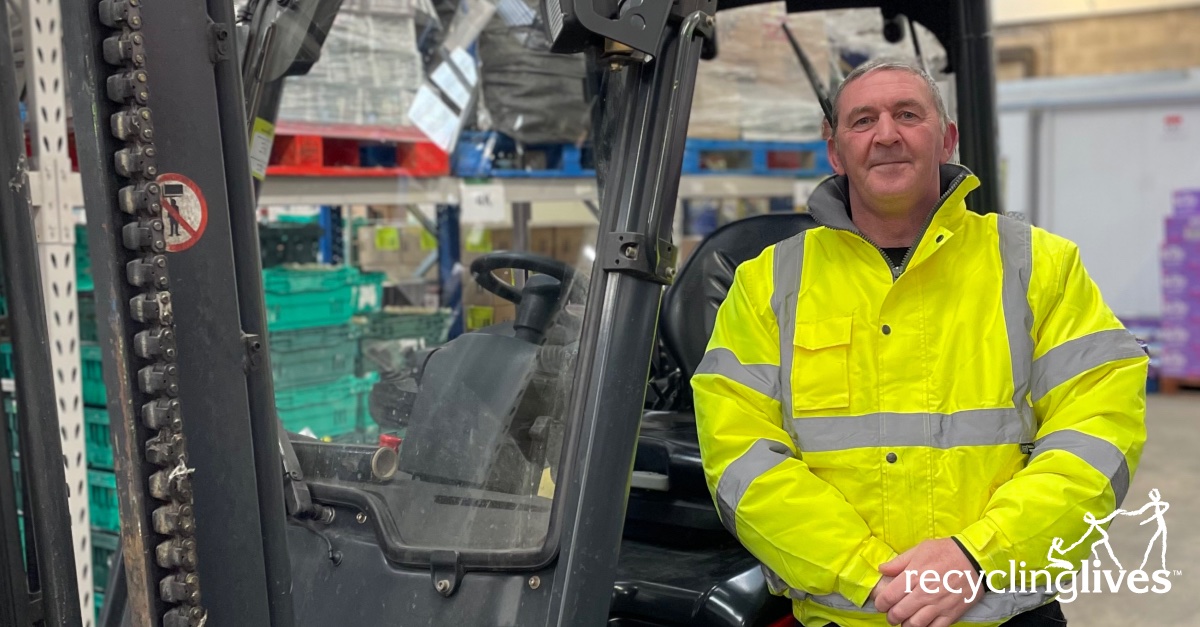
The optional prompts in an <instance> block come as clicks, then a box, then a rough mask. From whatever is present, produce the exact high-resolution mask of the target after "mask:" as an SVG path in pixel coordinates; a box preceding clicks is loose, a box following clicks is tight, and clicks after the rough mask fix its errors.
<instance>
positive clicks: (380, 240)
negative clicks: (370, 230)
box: [375, 226, 400, 250]
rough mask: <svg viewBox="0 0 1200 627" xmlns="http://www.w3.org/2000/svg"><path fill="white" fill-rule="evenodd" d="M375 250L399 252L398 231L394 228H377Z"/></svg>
mask: <svg viewBox="0 0 1200 627" xmlns="http://www.w3.org/2000/svg"><path fill="white" fill-rule="evenodd" d="M375 250H400V230H399V229H397V228H396V227H394V226H381V227H377V228H376V229H375Z"/></svg>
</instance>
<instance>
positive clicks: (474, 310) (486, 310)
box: [467, 305, 496, 331]
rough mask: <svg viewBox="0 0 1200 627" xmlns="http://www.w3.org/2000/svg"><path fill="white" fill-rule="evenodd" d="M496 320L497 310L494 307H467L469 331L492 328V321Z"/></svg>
mask: <svg viewBox="0 0 1200 627" xmlns="http://www.w3.org/2000/svg"><path fill="white" fill-rule="evenodd" d="M495 319H496V309H495V308H494V307H482V306H479V305H471V306H469V307H467V330H468V331H474V330H476V329H482V328H484V327H490V326H492V321H493V320H495Z"/></svg>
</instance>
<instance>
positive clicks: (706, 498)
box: [625, 213, 817, 543]
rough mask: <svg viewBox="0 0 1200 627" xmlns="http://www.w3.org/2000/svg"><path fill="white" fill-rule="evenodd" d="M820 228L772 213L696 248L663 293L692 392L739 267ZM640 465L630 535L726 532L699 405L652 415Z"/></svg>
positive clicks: (668, 339) (802, 217) (807, 219)
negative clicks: (706, 465) (705, 461)
mask: <svg viewBox="0 0 1200 627" xmlns="http://www.w3.org/2000/svg"><path fill="white" fill-rule="evenodd" d="M815 226H817V223H816V221H815V220H813V218H812V216H810V215H808V214H806V213H770V214H766V215H761V216H755V217H750V218H746V219H743V220H738V221H736V222H733V223H731V224H728V225H726V226H723V227H721V228H719V229H717V230H716V231H714V232H713V233H712V234H711V235H709V236H708V237H706V238H705V239H704V241H703V242H701V243H700V245H699V246H697V247H696V250H695V251H694V252H693V253H692V255H691V257H690V258H688V260H687V262H686V263H684V265H683V269H682V270H680V272H679V275H678V277H677V278H676V280H675V283H674V284H673V285H671V287H669V288H667V291H666V294H664V295H663V308H662V318H661V320H660V322H659V332H660V334H661V336H662V339H663V344H664V346H665V348H666V350H667V352H668V353H669V354H670V355H671V358H672V359H673V360H674V361H675V363H677V364H678V365H679V369H680V371H681V372H680V374H681V375H682V382H681V385H682V386H684V388H685V389H690V388H689V384H688V381H689V380H690V379H691V377H692V374H693V373H694V372H695V371H696V368H697V367H698V366H699V365H700V360H701V359H703V358H704V352H705V348H706V347H707V345H708V338H709V336H710V335H712V331H713V326H714V325H715V324H716V319H717V310H718V309H719V308H720V306H721V303H722V302H724V301H725V296H726V295H727V294H728V293H729V288H730V287H731V286H732V285H733V278H734V272H735V270H737V266H738V265H739V264H741V263H743V262H745V261H749V260H750V259H753V258H755V257H757V256H758V255H759V253H761V252H762V251H763V250H764V249H765V248H767V247H768V246H770V245H772V244H775V243H777V242H780V241H783V240H784V239H787V238H789V237H791V236H793V235H795V234H797V233H800V232H801V231H804V230H806V229H810V228H813V227H815ZM633 468H634V476H633V488H634V489H633V490H631V492H630V497H629V507H628V510H627V512H628V513H627V516H626V524H625V529H626V537H631V538H639V539H644V540H653V541H664V540H667V541H672V542H684V543H691V542H693V541H706V540H711V539H712V538H713V537H719V536H721V535H724V534H725V533H726V532H725V531H724V527H722V526H721V523H720V520H719V519H718V518H717V513H716V509H715V508H714V507H713V503H712V497H711V495H710V494H709V492H708V487H707V485H706V484H705V481H704V470H703V468H702V466H701V464H700V444H699V441H698V439H697V435H696V414H695V412H694V410H692V409H687V410H682V411H648V412H646V413H645V415H644V416H643V417H642V428H641V433H640V435H639V437H638V448H637V455H636V457H635V459H634V466H633Z"/></svg>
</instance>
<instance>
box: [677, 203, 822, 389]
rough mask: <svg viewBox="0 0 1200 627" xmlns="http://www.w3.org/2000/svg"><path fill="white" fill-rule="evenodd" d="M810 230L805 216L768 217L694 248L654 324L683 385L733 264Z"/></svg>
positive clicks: (726, 229) (732, 227) (737, 225)
mask: <svg viewBox="0 0 1200 627" xmlns="http://www.w3.org/2000/svg"><path fill="white" fill-rule="evenodd" d="M815 226H817V223H816V221H815V220H813V218H812V216H810V215H808V214H807V213H768V214H765V215H760V216H754V217H750V218H745V219H743V220H738V221H736V222H732V223H730V224H727V225H725V226H723V227H721V228H719V229H717V230H716V231H713V232H712V234H711V235H709V236H708V237H706V238H704V241H703V242H701V243H700V245H699V246H697V247H696V250H695V251H693V252H692V255H691V257H689V258H688V260H687V262H685V263H684V265H683V269H682V270H680V272H679V275H678V276H677V277H676V279H675V283H674V284H673V285H671V287H670V288H668V289H667V292H666V294H664V295H663V313H662V320H661V322H660V323H659V324H660V328H661V331H662V338H663V344H664V345H665V346H666V348H667V350H668V351H670V353H671V357H672V358H673V359H674V360H675V362H676V363H677V364H679V368H680V370H682V371H683V372H682V374H683V379H684V381H687V380H689V379H691V377H692V373H693V372H695V371H696V367H697V366H699V365H700V360H701V359H703V358H704V349H705V347H706V346H707V345H708V338H709V336H710V335H712V331H713V325H714V324H716V321H717V309H718V308H720V307H721V303H723V302H725V296H726V295H727V294H728V293H729V288H730V287H731V286H732V285H733V276H734V271H735V270H737V267H738V265H739V264H741V263H743V262H745V261H749V260H751V259H753V258H755V257H757V256H758V255H759V253H761V252H762V251H763V250H764V249H766V247H768V246H770V245H772V244H775V243H777V242H781V241H783V240H785V239H787V238H789V237H791V236H793V235H795V234H797V233H799V232H801V231H803V230H805V229H810V228H813V227H815Z"/></svg>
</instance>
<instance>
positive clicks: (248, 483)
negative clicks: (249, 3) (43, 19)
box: [64, 0, 291, 627]
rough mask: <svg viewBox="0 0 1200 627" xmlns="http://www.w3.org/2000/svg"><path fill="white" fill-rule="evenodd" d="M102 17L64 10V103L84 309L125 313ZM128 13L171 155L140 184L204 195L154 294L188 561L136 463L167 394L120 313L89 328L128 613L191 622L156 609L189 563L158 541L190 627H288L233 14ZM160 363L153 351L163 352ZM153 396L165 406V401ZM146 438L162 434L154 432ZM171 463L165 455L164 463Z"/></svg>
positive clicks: (115, 142)
mask: <svg viewBox="0 0 1200 627" xmlns="http://www.w3.org/2000/svg"><path fill="white" fill-rule="evenodd" d="M102 6H103V3H98V2H94V1H89V2H78V3H71V4H69V5H65V6H64V12H65V14H66V15H65V17H66V18H67V19H66V22H65V24H64V26H65V27H66V28H65V32H66V36H65V40H66V44H67V48H68V51H69V54H68V55H67V57H66V60H67V65H68V68H69V70H70V72H71V75H72V84H73V85H76V86H78V88H77V89H73V90H72V93H71V97H72V102H73V104H74V110H75V111H76V112H79V115H78V117H77V119H78V124H77V125H76V129H77V132H78V146H79V154H80V160H81V162H82V163H84V164H85V165H86V166H87V170H86V171H85V172H84V176H83V183H84V192H85V196H86V199H87V210H88V217H89V229H88V231H89V240H90V242H91V243H92V247H91V249H92V250H91V252H92V258H93V269H94V274H95V278H96V285H97V301H98V302H107V303H118V304H120V305H124V304H125V303H129V302H130V301H131V299H132V298H133V297H135V296H137V297H144V296H145V294H143V293H142V292H141V291H139V290H140V289H141V286H135V285H134V284H133V283H130V282H129V281H127V280H126V265H125V264H126V262H127V261H129V260H130V258H131V256H132V255H133V253H131V252H130V250H129V249H126V248H125V243H124V242H123V238H122V237H121V236H120V235H118V234H121V233H123V230H124V227H125V226H126V223H127V220H128V216H127V215H126V214H125V213H123V212H122V210H121V209H120V208H119V207H118V202H117V200H118V190H119V188H120V187H121V186H122V185H124V184H125V182H124V181H125V180H127V179H129V178H130V177H128V176H124V177H122V176H119V175H118V174H117V170H116V166H115V164H114V159H113V155H114V154H116V153H117V151H118V150H121V149H123V148H124V142H123V140H119V139H117V138H116V137H114V136H113V135H112V134H111V133H110V132H109V128H108V127H109V119H110V115H111V114H112V113H114V112H117V111H121V109H120V108H119V106H120V105H118V103H116V102H113V101H112V100H110V99H109V97H108V93H107V81H108V78H109V76H110V75H111V74H113V73H114V72H115V71H119V69H118V70H114V68H113V66H110V65H107V64H105V62H104V61H103V59H105V55H104V53H103V50H104V38H106V37H108V36H109V35H111V34H112V32H113V29H112V28H111V27H108V26H105V25H104V23H102V22H101V18H100V11H98V9H99V8H101V7H102ZM138 9H139V10H140V12H141V13H140V16H139V22H138V24H137V27H138V29H139V31H138V32H139V35H140V39H141V41H139V42H138V45H142V41H144V50H145V56H144V64H145V72H146V74H147V75H148V77H149V79H148V83H147V89H146V91H147V92H148V96H147V100H146V106H147V108H149V109H150V110H152V111H153V136H154V140H155V143H156V144H158V145H159V146H164V147H165V146H171V147H174V148H172V149H170V150H166V149H164V150H161V151H159V152H157V154H155V155H154V159H155V163H154V164H153V166H154V167H155V171H154V172H150V174H153V175H155V176H157V174H158V173H160V172H176V173H181V174H183V175H185V176H187V177H188V178H189V179H191V180H192V181H194V182H195V184H196V186H197V187H198V188H199V189H200V190H202V191H203V194H204V196H205V197H206V202H207V222H206V227H205V230H204V232H203V236H197V237H196V239H195V240H194V242H193V245H192V246H191V247H190V248H187V249H186V250H182V251H178V252H172V253H170V254H168V255H166V260H167V263H169V272H170V277H169V278H170V280H169V286H170V287H171V291H170V292H169V295H168V297H169V301H167V300H165V299H162V298H161V297H162V295H163V294H165V292H163V291H158V292H156V294H157V296H155V298H156V299H158V301H157V302H162V303H167V302H169V303H170V306H171V307H170V308H171V309H172V310H173V314H171V315H172V316H173V321H172V322H173V324H172V322H168V323H167V324H168V325H170V326H169V328H170V329H171V330H172V332H173V336H172V338H171V339H172V341H173V343H174V346H173V348H174V349H175V351H177V354H178V355H179V356H180V357H179V358H178V359H174V356H175V354H176V352H175V351H171V353H170V357H171V358H173V359H174V363H173V364H172V365H171V366H172V369H171V371H168V372H167V376H166V377H163V379H164V380H165V381H167V385H175V384H177V386H178V387H177V398H178V401H179V404H178V407H179V412H180V414H181V422H182V424H181V425H180V427H181V433H182V435H183V436H184V440H185V441H186V460H185V459H184V458H182V457H179V465H178V466H177V467H176V468H177V471H178V473H172V475H173V476H174V477H180V476H188V477H189V479H188V483H189V484H190V486H189V487H188V488H186V490H185V489H184V488H182V487H177V488H172V492H173V494H184V493H186V494H187V496H188V497H189V500H191V501H192V502H193V504H194V519H195V524H194V545H193V546H194V549H192V548H189V543H190V542H191V537H189V538H188V539H187V540H186V541H184V540H182V539H181V538H182V536H181V535H179V534H178V533H174V532H164V531H158V528H159V525H153V524H152V521H151V509H152V508H156V507H157V506H158V503H161V502H158V503H156V502H155V501H154V500H153V499H152V498H151V496H150V492H151V490H148V489H147V481H146V477H148V476H151V473H155V476H159V477H162V476H165V475H164V473H166V472H167V469H163V468H160V467H159V466H157V465H155V464H154V463H152V462H151V461H150V460H149V459H148V457H149V456H148V454H147V453H148V452H149V451H148V449H147V444H146V442H147V439H148V435H147V432H148V430H149V429H148V425H147V424H146V422H145V420H143V403H145V402H147V401H153V399H154V398H155V396H154V394H157V393H158V391H159V390H161V389H164V388H163V387H162V386H160V385H159V384H156V383H147V381H148V379H147V376H150V375H152V374H153V373H148V372H147V370H146V369H147V368H149V366H146V367H145V368H143V366H144V365H145V364H146V359H145V358H139V357H137V356H136V355H135V354H134V353H135V351H134V350H132V347H131V346H130V339H131V338H133V337H134V332H135V331H140V329H141V326H142V323H139V322H137V321H136V320H135V319H134V318H133V314H132V313H131V311H130V309H129V308H127V307H124V306H114V307H112V308H110V309H106V311H105V312H104V315H103V316H98V318H100V319H101V320H102V323H101V324H100V325H99V326H100V328H99V337H100V340H101V344H102V346H103V348H104V358H105V382H106V387H107V388H108V398H109V413H110V422H111V425H112V430H113V435H114V440H115V447H114V448H115V453H116V460H115V461H116V464H115V465H116V471H117V475H118V493H119V497H120V500H121V523H122V541H123V558H124V562H125V567H126V578H127V581H128V584H129V602H130V611H131V613H132V615H133V617H134V622H135V623H136V624H139V625H140V624H148V625H154V624H158V623H159V621H161V620H163V618H162V617H163V616H164V615H166V616H168V617H170V616H171V615H172V614H173V613H175V612H178V611H180V610H184V611H188V612H190V611H191V609H188V608H192V609H199V607H198V605H197V604H195V601H194V599H195V597H191V596H189V597H188V599H189V600H188V601H187V603H189V605H186V606H185V605H184V604H180V603H179V602H178V601H176V600H174V599H172V600H170V601H169V604H176V605H175V607H173V608H171V607H169V604H168V602H166V601H164V600H163V597H161V596H160V586H159V582H160V579H162V578H163V577H164V576H166V575H171V576H182V571H178V569H177V568H176V567H175V564H187V563H189V562H191V561H192V559H191V558H188V557H186V556H185V557H183V558H180V559H176V560H170V559H168V560H167V561H168V562H172V564H171V565H170V566H168V564H167V563H165V562H164V561H163V558H161V557H157V559H156V548H158V547H160V546H163V545H160V544H159V543H160V542H163V541H164V540H166V541H167V543H166V544H167V545H168V546H170V547H172V548H173V549H178V550H180V552H181V553H184V552H187V553H190V552H191V551H194V555H195V558H194V562H195V574H198V575H199V579H200V584H199V585H200V590H201V591H202V595H203V596H202V598H201V599H200V601H199V602H200V603H202V605H203V612H206V614H204V613H201V615H200V616H195V615H192V616H191V620H192V623H191V624H193V625H195V624H197V623H199V624H203V623H204V622H207V623H208V624H217V625H225V624H253V625H282V626H285V627H286V625H288V624H289V623H290V614H291V601H290V598H289V596H288V595H289V592H290V586H291V583H290V575H291V573H290V568H289V567H288V562H287V555H286V545H285V542H286V539H285V538H286V536H285V532H284V529H283V521H284V494H283V487H282V472H281V469H282V464H281V462H280V459H279V441H278V436H277V433H276V425H275V422H274V411H273V400H274V399H273V394H272V392H271V388H270V366H269V357H268V351H267V350H266V337H265V326H266V325H265V314H264V312H263V311H264V308H263V305H262V286H261V280H262V279H261V270H260V257H259V251H258V242H257V234H256V233H257V232H256V226H255V221H254V212H253V186H252V185H251V183H250V166H249V159H248V154H247V152H248V146H247V143H248V142H247V137H246V124H245V117H244V116H245V110H244V106H245V104H244V102H243V101H242V93H241V85H240V68H239V67H238V64H237V57H236V55H235V54H233V53H232V51H231V50H230V44H231V43H232V42H231V32H232V28H233V7H232V3H230V2H228V0H212V1H211V2H208V3H207V6H205V4H198V3H195V2H192V1H190V0H168V1H166V2H158V3H139V5H138ZM185 147H186V148H185ZM154 193H157V191H155V192H154ZM137 211H142V209H140V208H139V209H138V210H137ZM139 215H140V214H139ZM130 224H136V223H130ZM151 228H152V227H151ZM139 250H140V248H139ZM136 254H141V253H140V252H139V253H136ZM255 281H257V283H256V282H255ZM231 287H233V288H234V289H231ZM101 290H103V293H101ZM162 311H166V308H165V307H164V308H163V309H162ZM157 350H158V351H160V352H161V351H163V350H165V349H164V348H163V346H162V345H161V344H160V345H159V347H158V349H157ZM238 366H241V367H240V368H239V367H238ZM154 367H158V364H157V363H156V364H155V366H154ZM176 373H177V379H176V378H175V377H176ZM264 373H265V374H264ZM168 377H169V378H168ZM166 389H168V390H170V391H169V393H170V396H172V397H175V396H176V392H175V391H174V389H173V388H170V387H168V388H166ZM214 391H219V393H214ZM155 428H156V429H159V435H162V434H163V433H166V431H165V430H163V429H161V428H159V427H155ZM170 428H171V429H176V427H170ZM181 453H183V450H182V449H180V448H176V447H175V445H172V446H171V448H170V452H169V455H174V456H179V455H180V454H181ZM156 457H157V455H156ZM168 459H170V458H169V457H168ZM185 464H186V465H185ZM171 480H172V481H173V480H174V479H171ZM173 485H174V484H173ZM172 498H175V497H172ZM164 507H167V506H166V505H164V506H162V507H159V508H158V509H156V510H155V512H156V513H157V512H158V510H161V509H163V508H164ZM182 519H183V514H180V520H182ZM163 526H164V527H166V526H167V525H163ZM172 528H174V529H180V528H181V526H180V525H173V526H172ZM186 535H188V536H191V535H192V533H191V532H187V534H186ZM169 557H170V556H168V558H169ZM185 570H188V571H190V570H191V569H190V568H185ZM172 573H174V574H172ZM172 596H173V597H174V595H172ZM175 615H176V616H177V615H178V614H175Z"/></svg>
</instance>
